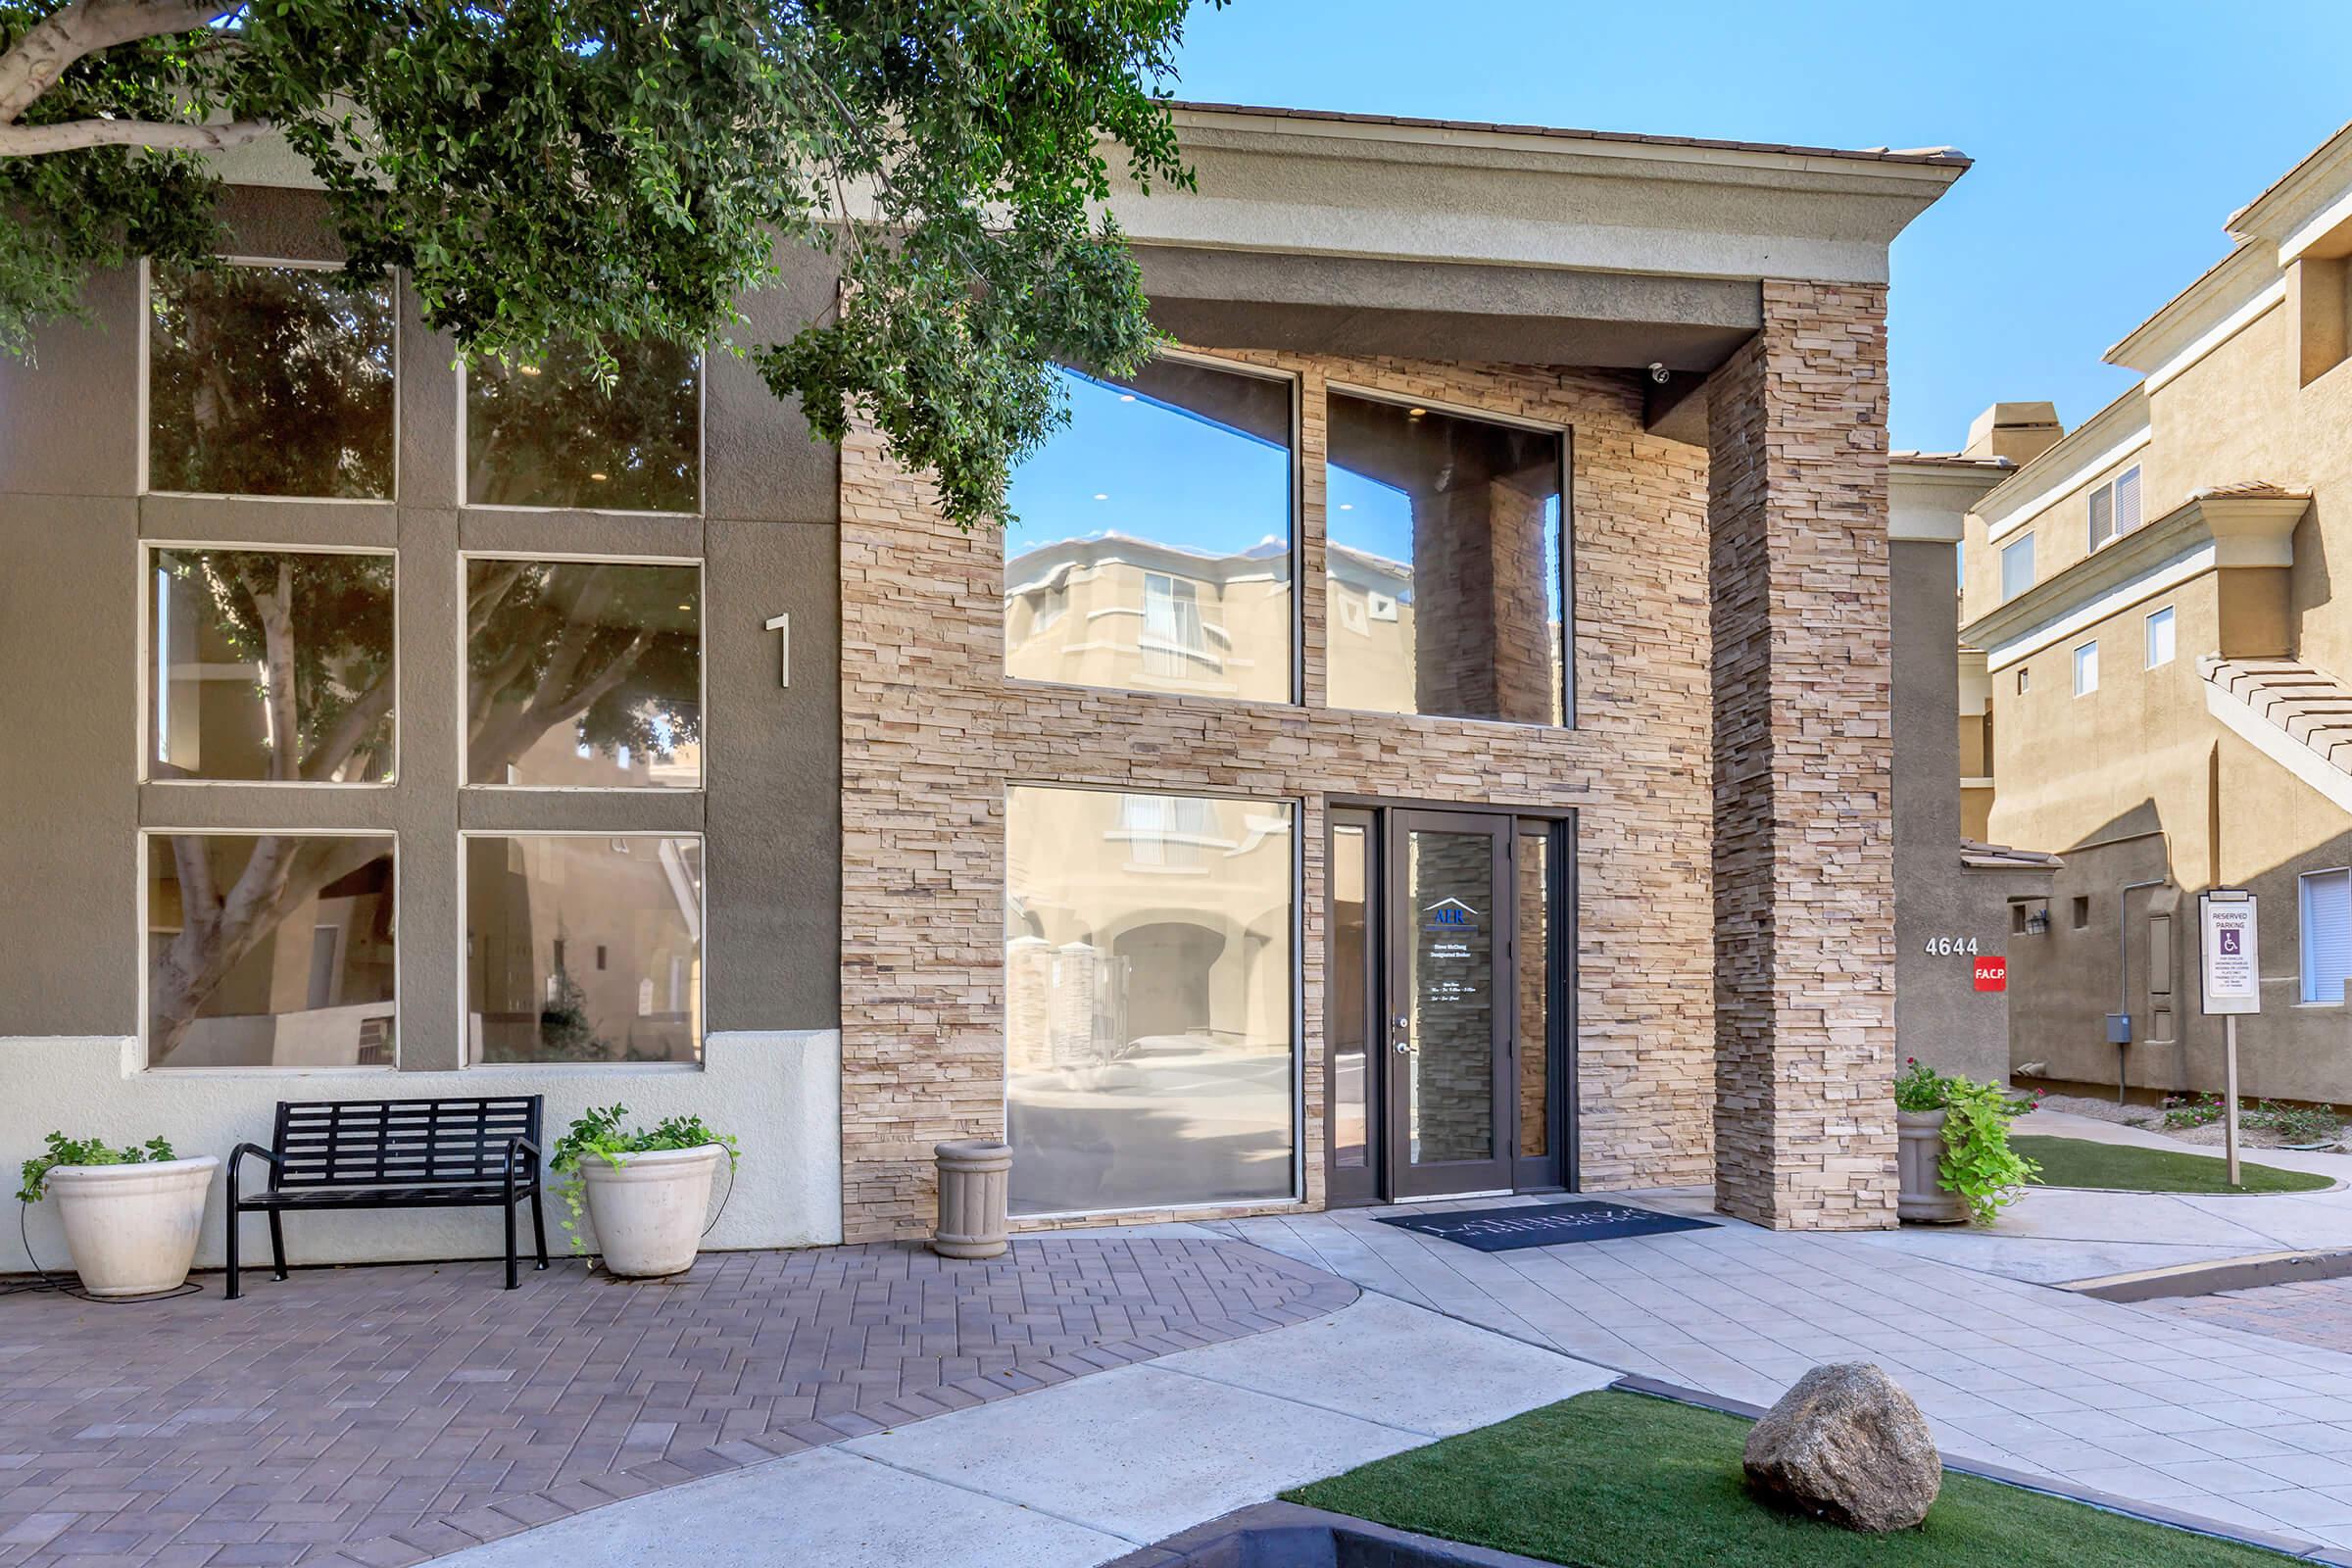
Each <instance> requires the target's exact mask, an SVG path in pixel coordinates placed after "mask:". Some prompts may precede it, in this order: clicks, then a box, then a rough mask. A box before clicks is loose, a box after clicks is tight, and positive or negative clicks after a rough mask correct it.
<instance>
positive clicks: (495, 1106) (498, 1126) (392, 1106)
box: [270, 1095, 541, 1188]
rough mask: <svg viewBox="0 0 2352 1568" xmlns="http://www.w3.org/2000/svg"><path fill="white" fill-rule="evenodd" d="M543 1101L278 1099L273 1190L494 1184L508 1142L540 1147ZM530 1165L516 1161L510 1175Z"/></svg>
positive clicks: (526, 1097) (272, 1138)
mask: <svg viewBox="0 0 2352 1568" xmlns="http://www.w3.org/2000/svg"><path fill="white" fill-rule="evenodd" d="M540 1103H541V1097H540V1096H538V1095H505V1096H500V1097H497V1098H494V1099H488V1100H329V1101H321V1102H318V1103H293V1102H289V1101H282V1100H281V1101H279V1102H278V1105H277V1126H276V1129H275V1130H274V1131H273V1132H272V1133H271V1135H270V1145H271V1149H272V1151H273V1152H275V1153H276V1154H277V1156H278V1157H279V1158H280V1159H281V1160H283V1161H284V1165H283V1167H282V1168H281V1169H279V1170H278V1171H277V1172H276V1173H275V1175H276V1185H278V1186H279V1187H281V1188H282V1187H374V1186H382V1185H385V1184H393V1185H406V1186H414V1185H417V1184H419V1183H426V1184H429V1183H433V1182H482V1181H496V1180H498V1179H499V1176H500V1174H501V1173H502V1172H503V1171H504V1170H505V1169H506V1159H507V1145H508V1143H509V1142H510V1141H511V1140H513V1139H516V1138H527V1139H529V1140H530V1141H531V1142H532V1143H534V1144H537V1143H539V1115H540ZM528 1168H529V1167H528V1166H527V1165H526V1164H524V1163H522V1162H520V1161H518V1162H517V1163H516V1165H515V1174H516V1175H518V1176H519V1175H521V1174H523V1173H524V1172H525V1171H526V1170H527V1169H528Z"/></svg>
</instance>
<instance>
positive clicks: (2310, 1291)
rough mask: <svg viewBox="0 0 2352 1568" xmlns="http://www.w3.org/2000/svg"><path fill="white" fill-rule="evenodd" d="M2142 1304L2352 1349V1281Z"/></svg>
mask: <svg viewBox="0 0 2352 1568" xmlns="http://www.w3.org/2000/svg"><path fill="white" fill-rule="evenodd" d="M2140 1305H2142V1306H2144V1307H2150V1308H2153V1309H2155V1310H2157V1311H2160V1312H2171V1313H2173V1314H2175V1315H2176V1316H2179V1317H2186V1318H2194V1319H2196V1320H2197V1321H2198V1322H2200V1323H2210V1324H2212V1325H2213V1326H2214V1327H2216V1328H2224V1329H2243V1330H2244V1331H2245V1332H2247V1333H2248V1334H2267V1335H2270V1336H2271V1337H2272V1338H2273V1339H2279V1340H2293V1341H2295V1342H2296V1343H2297V1344H2300V1345H2317V1346H2320V1347H2322V1348H2326V1349H2329V1350H2347V1351H2352V1280H2309V1281H2303V1282H2299V1283H2297V1284H2293V1285H2265V1286H2262V1287H2261V1288H2259V1289H2256V1290H2251V1291H2226V1292H2224V1293H2222V1294H2221V1295H2219V1296H2182V1297H2171V1298H2167V1299H2162V1300H2155V1301H2142V1302H2141V1303H2140Z"/></svg>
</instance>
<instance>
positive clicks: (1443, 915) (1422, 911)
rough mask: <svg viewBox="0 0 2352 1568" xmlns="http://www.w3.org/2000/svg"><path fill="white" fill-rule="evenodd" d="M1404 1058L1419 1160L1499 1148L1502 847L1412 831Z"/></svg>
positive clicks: (1435, 1161) (1437, 1161) (1480, 1154)
mask: <svg viewBox="0 0 2352 1568" xmlns="http://www.w3.org/2000/svg"><path fill="white" fill-rule="evenodd" d="M1404 871H1405V890H1404V892H1405V907H1406V908H1407V909H1409V910H1411V911H1412V921H1413V934H1412V940H1411V941H1410V942H1408V943H1407V944H1405V965H1406V969H1405V998H1406V1003H1405V1005H1406V1008H1407V1016H1408V1017H1409V1019H1410V1023H1409V1025H1408V1027H1409V1028H1410V1031H1411V1036H1410V1038H1411V1040H1412V1043H1413V1049H1412V1054H1410V1055H1408V1056H1407V1057H1406V1058H1405V1066H1406V1068H1407V1072H1406V1092H1407V1093H1408V1094H1409V1095H1410V1097H1411V1100H1410V1103H1409V1105H1408V1107H1407V1110H1408V1115H1409V1118H1410V1120H1409V1122H1408V1124H1407V1125H1408V1137H1409V1139H1410V1152H1411V1157H1412V1160H1413V1163H1414V1164H1416V1165H1443V1164H1448V1163H1452V1162H1455V1161H1460V1160H1474V1159H1486V1158H1488V1157H1490V1156H1491V1155H1492V1154H1493V1153H1494V1152H1495V1050H1496V1048H1497V1046H1498V1045H1499V1042H1498V1041H1497V1040H1496V1038H1495V917H1496V911H1495V907H1494V895H1495V841H1494V839H1493V838H1491V837H1490V836H1488V835H1487V834H1485V833H1455V832H1447V831H1445V830H1442V829H1438V830H1424V829H1419V828H1416V829H1414V830H1413V831H1411V832H1409V833H1407V834H1406V835H1405V847H1404Z"/></svg>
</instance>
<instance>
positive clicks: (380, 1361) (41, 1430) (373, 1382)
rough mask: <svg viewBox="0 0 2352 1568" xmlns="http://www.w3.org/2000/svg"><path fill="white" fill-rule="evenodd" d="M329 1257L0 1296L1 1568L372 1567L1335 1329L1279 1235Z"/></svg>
mask: <svg viewBox="0 0 2352 1568" xmlns="http://www.w3.org/2000/svg"><path fill="white" fill-rule="evenodd" d="M499 1269H500V1265H498V1264H496V1263H459V1264H447V1265H441V1266H424V1265H416V1266H395V1267H383V1268H367V1269H346V1270H325V1269H321V1270H311V1271H302V1272H297V1273H296V1274H295V1276H294V1277H293V1279H292V1280H290V1281H288V1282H286V1283H284V1284H278V1283H276V1282H274V1281H271V1280H270V1279H269V1277H268V1275H267V1273H266V1272H265V1273H263V1274H261V1275H259V1276H256V1278H255V1282H254V1284H253V1285H252V1287H251V1294H250V1295H249V1296H248V1297H247V1298H246V1299H243V1300H241V1301H235V1302H225V1301H222V1300H221V1298H220V1294H219V1289H218V1283H217V1281H216V1282H210V1284H209V1288H208V1290H207V1292H206V1294H204V1295H202V1296H193V1297H184V1298H179V1299H172V1300H165V1301H153V1302H142V1303H136V1304H124V1305H112V1306H110V1305H98V1304H92V1303H85V1302H80V1301H76V1300H73V1299H69V1298H62V1297H55V1296H20V1297H16V1298H12V1299H4V1300H0V1565H6V1568H20V1565H22V1568H33V1565H36V1564H52V1563H56V1564H64V1563H72V1564H74V1565H76V1568H93V1565H98V1564H111V1563H122V1564H138V1565H142V1568H235V1565H239V1564H277V1563H303V1564H306V1565H312V1568H327V1565H335V1568H346V1565H349V1564H355V1563H366V1564H369V1565H372V1568H397V1565H401V1564H407V1563H414V1562H418V1561H422V1560H423V1559H425V1558H427V1557H430V1556H433V1555H436V1554H438V1553H441V1552H444V1551H451V1550H456V1549H458V1548H461V1547H465V1546H470V1545H473V1544H476V1543H478V1542H481V1541H487V1540H495V1539H497V1538H498V1537H501V1536H506V1535H512V1534H514V1533H515V1532H516V1531H519V1530H522V1529H525V1528H527V1527H529V1526H531V1525H536V1524H542V1523H546V1522H548V1521H550V1520H553V1519H556V1518H560V1517H562V1516H564V1515H565V1514H569V1513H574V1512H578V1511H580V1510H581V1509H585V1508H591V1507H596V1506H598V1505H600V1504H602V1503H605V1502H609V1501H612V1500H613V1499H614V1498H619V1497H628V1496H634V1495H639V1494H642V1493H645V1492H650V1491H653V1490H654V1489H656V1488H660V1487H664V1486H670V1485H673V1484H675V1483H678V1482H683V1481H689V1480H692V1479H695V1478H696V1477H699V1476H705V1475H711V1474H713V1473H716V1472H718V1471H722V1470H728V1469H733V1468H736V1467H738V1466H741V1465H745V1464H751V1463H756V1462H758V1461H760V1460H762V1459H766V1458H769V1457H772V1456H775V1455H778V1454H785V1453H792V1452H795V1451H798V1450H800V1449H803V1448H807V1447H810V1446H820V1445H824V1444H830V1443H835V1442H839V1441H841V1440H843V1439H845V1438H850V1437H857V1436H862V1435H864V1434H867V1433H871V1432H875V1431H878V1430H880V1429H882V1428H884V1427H886V1426H894V1425H903V1424H905V1423H907V1422H909V1421H914V1420H919V1419H921V1418H922V1417H924V1416H928V1415H935V1414H938V1413H939V1412H941V1411H944V1410H953V1409H960V1408H963V1407H966V1406H969V1405H974V1404H979V1403H982V1402H985V1401H987V1400H990V1399H997V1398H1003V1397H1006V1396H1009V1395H1013V1394H1019V1393H1022V1392H1025V1391H1027V1390H1031V1389H1038V1388H1043V1387H1045V1386H1047V1385H1049V1384H1054V1383H1060V1382H1064V1381H1067V1380H1068V1379H1070V1378H1073V1377H1077V1376H1081V1375H1083V1374H1085V1373H1088V1372H1094V1371H1099V1370H1103V1369H1105V1368H1109V1367H1115V1366H1121V1365H1125V1364H1127V1363H1130V1362H1133V1361H1139V1360H1146V1359H1149V1358H1151V1357H1153V1356H1157V1355H1161V1354H1165V1353H1168V1352H1171V1351H1176V1350H1183V1349H1190V1348H1195V1347H1199V1346H1202V1345H1208V1344H1212V1343H1214V1342H1217V1341H1220V1340H1228V1339H1234V1338H1238V1337H1240V1336H1242V1335H1247V1334H1252V1333H1256V1332H1258V1331H1260V1330H1264V1329H1272V1328H1278V1327H1281V1326H1284V1325H1286V1324H1291V1323H1298V1322H1302V1321H1304V1320H1306V1319H1308V1318H1313V1317H1318V1316H1320V1315H1322V1314H1324V1313H1326V1312H1329V1311H1332V1310H1334V1309H1335V1308H1337V1307H1340V1306H1343V1305H1345V1304H1347V1302H1348V1301H1350V1300H1352V1299H1354V1297H1355V1294H1356V1293H1355V1288H1354V1287H1353V1286H1351V1285H1348V1284H1347V1283H1346V1282H1344V1281H1342V1280H1339V1279H1336V1278H1334V1277H1333V1276H1331V1275H1329V1274H1326V1273H1323V1272H1321V1271H1319V1270H1315V1269H1312V1268H1308V1267H1305V1266H1303V1265H1301V1264H1299V1263H1296V1262H1292V1261H1290V1260H1288V1259H1285V1258H1282V1257H1279V1256H1277V1255H1275V1254H1274V1253H1271V1252H1268V1251H1265V1250H1260V1249H1258V1248H1255V1247H1250V1246H1243V1245H1239V1244H1236V1243H1231V1242H1214V1241H1203V1240H1196V1239H1189V1238H1156V1239H1153V1238H1136V1239H1129V1240H1120V1239H1113V1238H1075V1237H1072V1238H1061V1237H1045V1238H1038V1239H1034V1240H1031V1239H1024V1240H1021V1241H1019V1242H1017V1243H1015V1245H1014V1248H1013V1250H1012V1253H1011V1255H1010V1256H1009V1257H1008V1258H1005V1259H1003V1260H999V1261H996V1262H990V1263H970V1262H965V1263H953V1262H949V1261H947V1260H945V1259H941V1258H936V1257H933V1256H932V1255H931V1254H930V1253H928V1252H926V1251H923V1250H919V1249H916V1248H912V1247H903V1246H867V1247H845V1248H832V1249H826V1250H809V1251H794V1252H732V1253H712V1254H706V1255H705V1256H704V1258H703V1260H702V1261H701V1262H700V1263H698V1264H697V1265H696V1266H695V1268H694V1270H693V1272H692V1273H690V1274H687V1275H684V1276H681V1277H679V1278H678V1279H675V1280H670V1281H662V1282H657V1283H651V1284H621V1283H618V1282H614V1281H612V1280H609V1279H607V1278H606V1277H604V1276H602V1275H590V1274H588V1273H586V1272H585V1271H584V1269H583V1268H582V1267H581V1266H580V1265H578V1264H576V1263H567V1264H561V1265H559V1266H558V1267H556V1268H555V1269H552V1270H550V1271H549V1272H548V1273H545V1274H528V1273H526V1274H525V1275H524V1276H523V1278H524V1287H523V1289H522V1290H520V1291H516V1292H514V1293H508V1292H504V1291H501V1290H499V1289H497V1283H498V1273H499Z"/></svg>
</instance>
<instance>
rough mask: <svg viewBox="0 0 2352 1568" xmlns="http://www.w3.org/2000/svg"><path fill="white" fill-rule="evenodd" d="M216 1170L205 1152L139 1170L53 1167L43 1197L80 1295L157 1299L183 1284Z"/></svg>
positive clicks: (130, 1167)
mask: <svg viewBox="0 0 2352 1568" xmlns="http://www.w3.org/2000/svg"><path fill="white" fill-rule="evenodd" d="M220 1168H221V1161H219V1160H217V1159H215V1158H214V1157H213V1156H212V1155H210V1154H204V1155H201V1156H199V1157H197V1158H195V1159H164V1160H156V1161H153V1162H151V1163H148V1164H143V1165H56V1166H52V1167H51V1168H50V1171H49V1175H48V1180H47V1187H48V1192H49V1194H50V1195H51V1196H52V1197H54V1198H55V1199H56V1200H57V1217H58V1219H59V1220H60V1221H61V1222H62V1223H63V1224H64V1226H65V1228H66V1246H67V1247H68V1248H70V1249H72V1250H73V1270H74V1272H75V1273H77V1274H79V1275H80V1276H81V1287H82V1289H83V1290H85V1291H88V1292H89V1293H90V1294H91V1295H92V1296H102V1297H106V1298H109V1299H114V1298H119V1297H127V1296H156V1295H160V1294H162V1293H163V1292H165V1291H176V1290H178V1289H179V1288H180V1286H182V1285H184V1284H185V1283H187V1278H188V1266H189V1265H190V1264H191V1263H193V1262H195V1261H196V1237H197V1233H198V1232H199V1231H201V1230H202V1229H203V1228H204V1198H205V1194H206V1192H207V1191H208V1190H210V1188H211V1187H212V1185H213V1172H215V1171H217V1170H219V1169H220Z"/></svg>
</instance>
